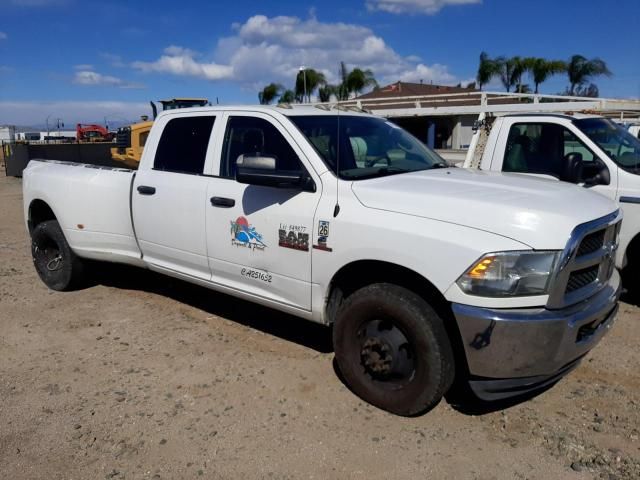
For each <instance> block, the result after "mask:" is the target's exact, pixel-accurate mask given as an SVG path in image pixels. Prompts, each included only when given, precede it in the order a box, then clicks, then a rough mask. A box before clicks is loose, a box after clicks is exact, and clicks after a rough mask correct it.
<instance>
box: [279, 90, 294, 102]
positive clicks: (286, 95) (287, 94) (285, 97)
mask: <svg viewBox="0 0 640 480" xmlns="http://www.w3.org/2000/svg"><path fill="white" fill-rule="evenodd" d="M295 101H296V93H295V92H294V91H293V90H288V89H287V90H285V91H284V92H282V95H280V98H279V99H278V102H280V103H293V102H295Z"/></svg>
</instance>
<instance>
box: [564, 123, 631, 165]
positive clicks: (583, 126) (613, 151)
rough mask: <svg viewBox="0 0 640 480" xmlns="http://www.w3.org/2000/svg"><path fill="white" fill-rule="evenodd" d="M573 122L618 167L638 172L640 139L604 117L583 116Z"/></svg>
mask: <svg viewBox="0 0 640 480" xmlns="http://www.w3.org/2000/svg"><path fill="white" fill-rule="evenodd" d="M573 123H574V124H575V125H576V126H577V127H578V128H579V129H580V130H582V131H583V132H584V133H585V135H587V136H588V137H589V138H590V139H591V140H593V141H594V142H595V143H597V144H598V146H599V147H600V148H601V149H602V150H604V151H605V152H607V154H608V155H609V157H610V158H611V159H612V160H613V161H614V162H616V163H617V164H618V165H619V166H620V167H622V168H623V169H625V170H629V171H631V172H633V173H640V140H638V139H637V138H635V137H634V136H633V135H631V134H630V133H629V132H628V131H626V130H625V129H623V128H622V127H621V126H620V125H617V124H616V123H614V122H612V121H611V120H607V119H604V118H585V119H582V120H575V121H574V122H573Z"/></svg>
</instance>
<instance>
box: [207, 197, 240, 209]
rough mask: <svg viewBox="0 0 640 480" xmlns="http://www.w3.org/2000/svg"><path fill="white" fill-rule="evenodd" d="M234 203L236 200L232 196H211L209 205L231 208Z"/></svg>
mask: <svg viewBox="0 0 640 480" xmlns="http://www.w3.org/2000/svg"><path fill="white" fill-rule="evenodd" d="M235 204H236V201H235V200H234V199H233V198H224V197H211V205H213V206H214V207H222V208H231V207H233V206H235Z"/></svg>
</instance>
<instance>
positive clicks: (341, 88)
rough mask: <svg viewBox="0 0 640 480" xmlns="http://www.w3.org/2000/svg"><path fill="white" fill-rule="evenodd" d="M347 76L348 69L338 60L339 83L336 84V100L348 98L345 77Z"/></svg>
mask: <svg viewBox="0 0 640 480" xmlns="http://www.w3.org/2000/svg"><path fill="white" fill-rule="evenodd" d="M348 78H349V71H348V70H347V66H346V65H345V64H344V62H340V83H339V84H338V85H337V90H336V98H337V99H338V100H349V88H348V85H347V79H348Z"/></svg>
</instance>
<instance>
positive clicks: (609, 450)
mask: <svg viewBox="0 0 640 480" xmlns="http://www.w3.org/2000/svg"><path fill="white" fill-rule="evenodd" d="M3 175H4V174H3V172H0V478H2V479H41V478H47V479H102V478H104V479H111V478H113V479H123V478H127V479H138V478H140V479H147V478H149V479H151V478H153V479H157V478H161V479H174V478H175V479H182V478H242V479H251V478H274V479H284V478H287V479H289V478H291V479H294V478H295V479H297V478H309V479H311V478H317V479H325V478H328V479H329V478H356V479H357V478H366V479H372V478H384V479H388V478H394V479H395V478H398V479H400V478H411V479H448V478H450V479H538V478H544V479H545V480H550V479H576V480H577V479H591V478H597V479H600V478H602V479H607V480H609V479H638V478H640V439H639V436H640V368H639V365H638V363H639V362H638V359H639V353H638V352H639V350H638V343H639V342H640V308H638V307H636V306H632V305H630V304H622V306H621V314H620V316H619V319H618V322H617V324H616V325H615V327H614V328H613V329H612V331H611V333H610V334H609V335H608V336H607V337H606V338H605V339H604V341H603V342H602V343H601V344H600V345H599V346H598V347H597V348H596V349H595V350H594V351H593V352H592V353H591V354H590V355H589V356H588V357H587V358H586V360H585V361H584V362H583V363H582V364H581V366H580V367H579V368H578V369H577V370H576V371H574V372H573V373H572V374H571V375H570V376H568V377H567V378H565V379H564V380H562V381H561V382H559V383H558V384H557V385H555V386H554V387H553V388H551V389H549V390H547V391H545V392H544V393H542V394H540V395H538V396H536V397H534V398H530V399H528V400H526V401H522V402H520V403H518V404H515V405H511V406H508V407H507V406H504V405H488V406H487V405H480V404H478V403H477V402H473V401H470V400H467V401H462V402H460V401H459V400H451V399H450V400H449V401H442V402H441V403H440V404H439V405H438V406H437V407H436V408H435V409H434V410H432V411H431V412H430V413H428V414H426V415H423V416H420V417H417V418H399V417H395V416H392V415H390V414H387V413H385V412H382V411H380V410H377V409H375V408H373V407H370V406H368V405H366V404H365V403H363V402H362V401H360V400H359V399H358V398H356V397H355V396H354V395H353V394H352V393H351V392H350V391H349V390H348V389H347V388H346V387H345V386H344V385H343V384H342V383H341V381H340V379H339V377H338V376H337V375H336V373H335V371H334V368H333V353H332V352H331V346H330V341H329V338H330V337H329V331H328V330H327V329H325V328H323V327H321V326H318V325H314V324H310V323H307V322H304V321H302V320H298V319H296V318H292V317H288V316H286V315H283V314H280V313H278V312H274V311H271V310H268V309H264V308H261V307H257V306H254V305H251V304H248V303H246V302H241V301H238V300H235V299H233V298H231V297H227V296H224V295H219V294H216V293H214V292H211V291H208V290H206V289H203V288H199V287H195V286H192V285H189V284H186V283H184V282H180V281H177V280H172V279H169V278H166V277H161V276H159V275H156V274H153V273H150V272H147V271H143V270H136V269H131V268H123V267H110V266H104V267H103V269H102V271H101V272H100V273H99V274H98V282H97V284H96V285H94V286H91V287H90V288H87V289H85V290H82V291H77V292H72V293H55V292H52V291H49V290H47V288H46V287H45V286H44V285H43V284H42V283H41V282H40V281H39V279H38V278H37V276H36V273H35V270H34V268H33V266H32V262H31V258H30V252H29V243H28V238H27V234H26V232H25V228H24V224H23V220H22V197H21V181H20V180H19V179H15V178H6V177H4V176H3Z"/></svg>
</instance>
